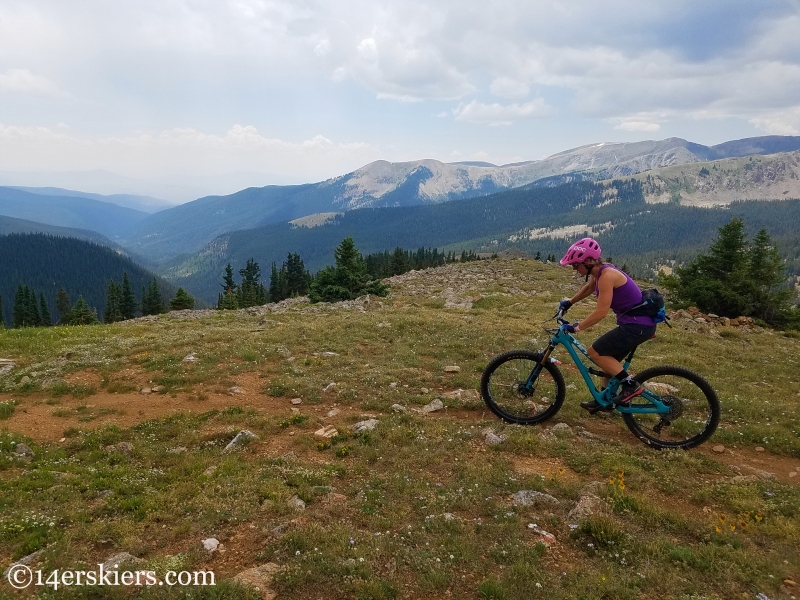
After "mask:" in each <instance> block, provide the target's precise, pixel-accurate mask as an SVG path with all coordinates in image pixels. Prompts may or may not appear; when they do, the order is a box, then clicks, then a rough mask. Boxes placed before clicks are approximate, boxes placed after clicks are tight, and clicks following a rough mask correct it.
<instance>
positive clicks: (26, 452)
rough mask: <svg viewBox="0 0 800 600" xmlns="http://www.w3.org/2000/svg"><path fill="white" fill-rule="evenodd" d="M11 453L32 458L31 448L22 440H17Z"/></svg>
mask: <svg viewBox="0 0 800 600" xmlns="http://www.w3.org/2000/svg"><path fill="white" fill-rule="evenodd" d="M12 454H14V455H15V456H26V457H28V458H33V450H31V449H30V447H29V446H28V445H27V444H23V443H22V442H18V443H17V444H16V445H15V446H14V450H12Z"/></svg>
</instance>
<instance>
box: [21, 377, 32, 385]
mask: <svg viewBox="0 0 800 600" xmlns="http://www.w3.org/2000/svg"><path fill="white" fill-rule="evenodd" d="M30 381H31V378H30V377H28V376H27V375H23V376H22V379H20V380H19V384H20V385H25V384H26V383H30Z"/></svg>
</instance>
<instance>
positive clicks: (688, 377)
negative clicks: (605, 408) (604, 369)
mask: <svg viewBox="0 0 800 600" xmlns="http://www.w3.org/2000/svg"><path fill="white" fill-rule="evenodd" d="M636 381H638V382H639V383H641V384H642V385H643V386H644V388H645V392H644V393H643V394H642V395H640V396H636V397H635V398H633V401H632V407H633V408H634V409H635V408H637V407H639V408H643V409H646V408H651V407H652V406H653V405H652V404H651V403H650V402H648V401H647V395H648V393H649V394H654V395H656V396H658V397H659V398H660V400H661V401H662V402H664V403H665V404H667V405H669V406H670V411H669V412H668V413H666V414H653V413H636V412H631V413H623V415H622V417H623V419H624V420H625V425H626V426H627V427H628V429H630V430H631V432H632V433H633V435H635V436H636V437H637V438H639V439H640V440H641V441H643V442H644V443H645V444H648V445H649V446H652V447H653V448H658V449H665V448H684V449H688V448H694V447H695V446H699V445H700V444H702V443H703V442H705V441H706V440H707V439H708V438H710V437H711V435H712V434H713V433H714V431H715V430H716V429H717V425H718V424H719V417H720V408H719V399H718V398H717V393H716V392H715V391H714V388H712V387H711V385H710V384H709V383H708V381H706V380H705V379H703V377H701V376H700V375H698V374H697V373H695V372H693V371H690V370H688V369H684V368H682V367H673V366H663V367H653V368H652V369H645V370H644V371H642V372H641V373H639V374H638V375H637V376H636Z"/></svg>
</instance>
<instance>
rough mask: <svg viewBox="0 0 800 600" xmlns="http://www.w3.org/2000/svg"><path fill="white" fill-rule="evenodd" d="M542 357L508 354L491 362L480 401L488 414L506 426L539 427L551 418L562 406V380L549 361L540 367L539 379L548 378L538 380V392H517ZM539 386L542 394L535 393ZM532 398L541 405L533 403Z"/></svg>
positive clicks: (523, 352)
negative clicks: (500, 420) (490, 413)
mask: <svg viewBox="0 0 800 600" xmlns="http://www.w3.org/2000/svg"><path fill="white" fill-rule="evenodd" d="M541 357H542V353H541V352H532V351H530V350H511V351H509V352H505V353H503V354H500V355H499V356H496V357H495V358H493V359H492V361H491V362H490V363H489V364H488V365H487V366H486V368H485V369H484V371H483V375H482V376H481V397H482V398H483V401H484V402H485V403H486V406H488V407H489V410H491V411H492V412H493V413H494V414H495V415H497V416H498V417H500V418H501V419H503V421H505V422H506V423H514V424H517V425H535V424H537V423H542V422H543V421H547V420H548V419H550V418H552V417H553V416H554V415H555V414H556V413H557V412H558V411H559V409H560V408H561V405H562V404H563V403H564V396H565V394H566V385H565V384H564V377H563V376H562V375H561V371H560V370H559V369H558V367H557V366H556V365H555V364H553V363H551V362H549V361H548V362H546V363H544V364H543V367H544V370H543V371H542V372H541V373H540V374H539V376H540V377H542V374H543V373H545V372H546V373H547V376H546V377H545V378H542V379H541V381H540V382H539V383H538V384H537V388H534V389H533V390H531V391H527V390H521V389H520V384H521V383H523V382H524V381H526V380H527V378H528V376H529V375H530V373H531V371H532V370H533V368H534V366H535V365H536V363H538V362H539V361H540V360H541ZM512 362H513V363H515V364H511V363H512ZM542 384H545V386H544V387H545V389H544V391H543V392H542V391H537V389H538V386H542ZM534 394H535V395H536V397H537V398H538V399H539V402H540V403H541V404H537V402H535V401H534V399H533V398H534ZM542 394H544V395H542ZM543 407H544V408H543ZM540 409H542V410H540Z"/></svg>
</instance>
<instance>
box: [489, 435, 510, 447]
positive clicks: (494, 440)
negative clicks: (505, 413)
mask: <svg viewBox="0 0 800 600" xmlns="http://www.w3.org/2000/svg"><path fill="white" fill-rule="evenodd" d="M505 441H506V436H504V435H497V434H496V433H490V434H488V435H487V436H486V443H487V444H489V445H490V446H494V445H497V444H502V443H503V442H505Z"/></svg>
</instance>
